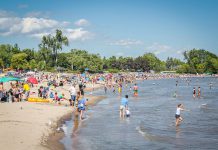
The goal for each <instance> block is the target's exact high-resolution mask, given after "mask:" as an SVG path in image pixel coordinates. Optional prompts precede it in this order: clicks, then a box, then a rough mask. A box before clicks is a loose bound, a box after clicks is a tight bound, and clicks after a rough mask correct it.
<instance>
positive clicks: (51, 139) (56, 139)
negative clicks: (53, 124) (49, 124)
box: [42, 113, 72, 150]
mask: <svg viewBox="0 0 218 150" xmlns="http://www.w3.org/2000/svg"><path fill="white" fill-rule="evenodd" d="M70 119H72V113H69V114H65V115H64V116H62V117H61V118H60V119H59V120H58V121H57V128H59V129H60V130H59V131H58V130H57V128H53V129H52V133H50V134H49V136H48V137H47V140H46V141H44V143H42V146H44V147H46V148H48V149H52V150H56V149H57V150H64V149H65V148H64V145H63V144H62V143H61V142H60V140H61V139H62V138H63V137H64V131H63V130H62V129H61V127H62V125H63V124H64V123H65V121H68V120H70Z"/></svg>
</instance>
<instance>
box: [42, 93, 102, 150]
mask: <svg viewBox="0 0 218 150" xmlns="http://www.w3.org/2000/svg"><path fill="white" fill-rule="evenodd" d="M87 98H88V99H90V98H91V100H89V101H88V103H87V106H94V105H96V104H97V103H98V102H100V101H101V100H103V99H105V98H106V96H92V95H88V96H87ZM73 113H75V111H73V112H72V113H69V114H65V115H64V116H62V117H61V118H60V119H59V120H58V121H57V127H58V128H60V130H59V131H57V128H53V129H52V133H50V135H49V136H48V138H47V141H45V143H44V144H43V143H42V146H45V147H46V148H48V149H52V150H64V149H65V147H64V144H63V143H61V142H60V140H61V139H63V137H64V136H65V134H64V131H63V130H62V129H61V127H62V126H63V124H64V123H65V121H69V120H71V119H72V116H73Z"/></svg>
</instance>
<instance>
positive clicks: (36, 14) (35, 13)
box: [25, 11, 51, 18]
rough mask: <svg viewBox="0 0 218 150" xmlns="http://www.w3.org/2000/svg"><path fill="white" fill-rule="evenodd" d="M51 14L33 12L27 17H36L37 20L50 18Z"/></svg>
mask: <svg viewBox="0 0 218 150" xmlns="http://www.w3.org/2000/svg"><path fill="white" fill-rule="evenodd" d="M50 14H51V13H50V12H49V11H31V12H28V13H27V14H26V15H25V16H26V17H36V18H40V17H41V18H49V16H50Z"/></svg>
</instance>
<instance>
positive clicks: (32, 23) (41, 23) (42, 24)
mask: <svg viewBox="0 0 218 150" xmlns="http://www.w3.org/2000/svg"><path fill="white" fill-rule="evenodd" d="M58 24H59V22H58V21H56V20H51V19H43V18H23V19H22V22H21V26H22V30H21V33H30V32H37V31H41V30H45V29H51V28H54V27H57V26H58Z"/></svg>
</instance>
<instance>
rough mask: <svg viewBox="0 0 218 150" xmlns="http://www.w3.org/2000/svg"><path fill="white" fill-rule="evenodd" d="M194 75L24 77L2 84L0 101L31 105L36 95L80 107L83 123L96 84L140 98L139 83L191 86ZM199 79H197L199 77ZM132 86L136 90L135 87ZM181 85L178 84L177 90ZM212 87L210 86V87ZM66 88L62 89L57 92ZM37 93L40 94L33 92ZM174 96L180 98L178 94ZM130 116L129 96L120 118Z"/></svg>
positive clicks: (177, 118) (198, 93) (122, 101)
mask: <svg viewBox="0 0 218 150" xmlns="http://www.w3.org/2000/svg"><path fill="white" fill-rule="evenodd" d="M193 76H194V75H178V74H149V73H118V74H111V73H104V74H90V73H88V72H85V73H83V74H66V73H62V74H60V73H45V72H34V73H33V74H31V75H29V74H24V73H23V74H22V79H23V80H21V81H16V82H14V81H13V82H10V86H7V87H4V84H5V83H0V99H1V101H5V102H21V101H27V100H28V98H29V97H30V96H32V95H34V94H36V96H37V97H39V98H42V99H50V100H52V101H53V102H55V103H58V104H61V101H64V100H66V101H69V104H70V106H72V107H76V109H77V111H78V112H79V113H80V119H81V120H82V119H83V118H84V117H83V114H84V111H85V110H86V108H85V107H86V101H87V99H86V98H85V89H86V88H88V89H89V91H90V94H92V92H93V91H94V89H95V85H96V84H100V85H101V87H102V88H104V92H105V94H106V93H107V92H108V90H110V91H112V93H114V94H116V93H117V94H118V95H120V96H121V95H122V90H123V88H124V87H125V88H129V91H130V92H131V91H133V95H134V96H138V86H137V84H135V83H136V82H135V81H136V80H149V79H152V80H156V79H169V78H184V79H186V81H187V83H188V84H189V80H188V78H189V77H193ZM195 76H196V75H195ZM29 77H32V78H35V79H36V83H37V84H36V85H35V84H33V83H32V82H30V81H29V80H28V78H29ZM131 85H132V86H131ZM177 85H178V81H177V82H176V86H177ZM211 86H212V84H210V87H211ZM58 87H62V88H61V89H57V88H58ZM32 88H33V89H36V88H37V90H36V91H34V90H32ZM66 92H69V96H66ZM196 94H197V97H200V96H201V89H200V87H198V92H196V89H195V87H194V88H193V97H194V98H195V97H196ZM174 96H175V97H176V96H177V93H176V91H175V93H174ZM182 107H183V106H182V105H178V108H177V112H176V125H178V122H179V120H182V118H181V117H180V110H183V109H182ZM126 116H128V117H129V116H130V111H129V108H128V95H125V97H123V98H122V99H121V105H120V117H122V118H124V117H126Z"/></svg>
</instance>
